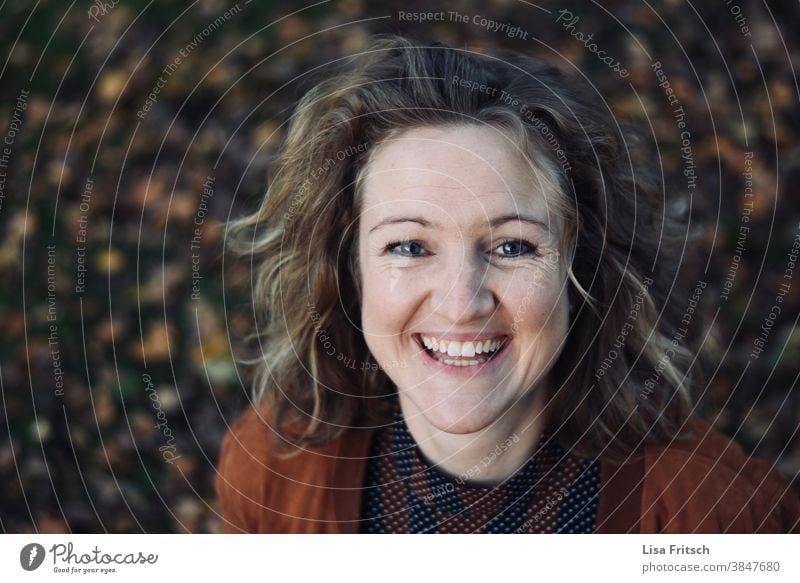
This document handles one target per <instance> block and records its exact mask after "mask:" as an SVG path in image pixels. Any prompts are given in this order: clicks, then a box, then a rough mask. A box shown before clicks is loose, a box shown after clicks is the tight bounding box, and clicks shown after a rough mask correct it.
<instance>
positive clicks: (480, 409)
mask: <svg viewBox="0 0 800 583" xmlns="http://www.w3.org/2000/svg"><path fill="white" fill-rule="evenodd" d="M415 405H416V408H417V409H418V410H419V411H420V414H421V415H422V416H423V417H424V418H425V420H426V421H427V422H428V423H429V424H430V425H432V426H433V427H435V428H436V429H438V430H439V431H444V432H445V433H453V434H459V435H461V434H467V433H475V432H477V431H480V430H482V429H485V428H486V427H488V426H489V425H491V423H492V422H493V421H494V420H495V419H497V417H498V416H499V415H500V413H501V411H500V410H495V408H494V407H493V406H492V405H491V404H490V403H487V401H486V400H484V401H481V400H480V399H469V398H466V399H465V398H463V397H459V396H452V395H451V396H448V397H445V398H444V399H442V400H440V401H436V402H432V403H424V404H422V403H419V404H418V403H415Z"/></svg>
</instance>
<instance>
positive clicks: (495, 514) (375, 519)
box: [361, 404, 600, 533]
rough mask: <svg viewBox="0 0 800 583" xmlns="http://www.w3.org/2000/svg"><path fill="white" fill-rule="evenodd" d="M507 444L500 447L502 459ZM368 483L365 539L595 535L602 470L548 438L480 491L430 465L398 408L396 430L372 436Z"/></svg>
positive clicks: (364, 521) (363, 530) (464, 480)
mask: <svg viewBox="0 0 800 583" xmlns="http://www.w3.org/2000/svg"><path fill="white" fill-rule="evenodd" d="M508 445H510V444H509V443H507V444H499V447H498V449H496V450H495V454H497V453H498V452H499V454H500V455H502V451H503V449H504V447H508ZM478 468H480V465H477V466H476V468H475V469H476V470H478ZM365 480H366V481H365V484H364V486H365V491H364V497H363V505H362V513H361V515H362V519H363V520H362V527H361V531H362V532H365V533H562V532H563V533H589V532H592V531H593V530H594V526H595V520H596V518H597V498H598V492H599V486H600V469H599V463H598V462H597V461H596V460H584V459H579V458H576V457H573V456H571V455H570V454H568V453H565V452H564V450H563V449H562V448H561V447H559V446H558V445H557V444H556V443H555V441H554V440H552V439H550V438H549V436H548V435H547V434H543V435H542V437H541V439H540V441H539V445H538V446H537V449H536V451H535V452H534V454H533V455H532V456H531V457H530V459H529V460H528V461H527V462H526V463H525V465H524V466H523V467H522V468H520V469H519V470H518V471H517V472H516V473H515V474H514V475H513V476H511V477H510V478H508V479H507V480H505V481H504V482H503V483H501V484H499V485H496V486H493V487H484V486H476V485H473V484H470V483H469V481H468V477H465V476H461V477H451V476H449V475H447V474H445V473H443V472H441V471H440V470H438V469H437V468H436V467H435V466H433V465H431V464H429V463H428V462H427V461H426V460H425V458H424V456H423V454H422V452H421V450H420V449H419V447H418V446H417V444H416V442H415V441H414V438H413V437H412V436H411V433H410V432H409V430H408V426H407V425H406V423H405V420H404V419H403V415H402V411H401V410H400V406H399V404H397V405H396V407H395V415H394V423H393V424H392V425H390V426H387V427H385V428H383V429H382V430H380V431H377V432H376V433H375V435H374V437H373V441H372V444H371V446H370V459H369V462H368V464H367V472H366V479H365Z"/></svg>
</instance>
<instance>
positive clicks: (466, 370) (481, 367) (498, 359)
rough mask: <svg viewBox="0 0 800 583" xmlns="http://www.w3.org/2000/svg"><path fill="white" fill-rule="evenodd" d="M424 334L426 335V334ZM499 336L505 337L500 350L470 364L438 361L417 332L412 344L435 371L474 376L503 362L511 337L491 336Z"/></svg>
mask: <svg viewBox="0 0 800 583" xmlns="http://www.w3.org/2000/svg"><path fill="white" fill-rule="evenodd" d="M425 335H426V336H427V334H425ZM454 336H456V335H455V334H453V335H451V336H450V338H453V337H454ZM499 336H506V337H507V340H506V341H505V342H504V343H503V346H501V347H500V351H499V352H497V353H495V355H494V356H492V358H490V359H489V360H487V361H486V362H483V363H481V364H474V365H472V366H451V365H449V364H445V363H443V362H440V361H438V360H436V359H435V358H433V357H432V356H430V355H429V354H428V351H427V350H426V349H425V346H424V345H423V344H422V339H421V338H420V337H419V334H414V335H413V338H414V344H416V345H417V349H418V350H419V351H420V353H421V354H420V356H421V358H422V361H423V362H424V363H425V365H426V366H428V367H430V368H432V369H433V370H435V371H438V372H443V373H445V374H448V375H452V376H455V377H462V378H470V377H472V376H475V375H476V374H486V373H490V372H492V371H493V370H495V369H496V368H497V367H498V366H500V365H501V364H502V363H503V360H505V356H506V353H507V352H508V350H506V348H507V347H508V345H509V344H511V341H512V339H513V338H512V337H511V336H508V335H507V334H502V335H497V336H493V338H497V337H499ZM456 337H457V336H456ZM473 338H474V336H473ZM453 339H454V338H453Z"/></svg>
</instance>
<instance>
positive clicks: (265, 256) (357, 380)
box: [226, 35, 696, 457]
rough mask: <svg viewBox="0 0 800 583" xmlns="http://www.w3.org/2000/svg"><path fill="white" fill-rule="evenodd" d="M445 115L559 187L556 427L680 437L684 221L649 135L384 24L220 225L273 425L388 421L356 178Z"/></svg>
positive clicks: (565, 84)
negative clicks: (564, 335) (499, 142)
mask: <svg viewBox="0 0 800 583" xmlns="http://www.w3.org/2000/svg"><path fill="white" fill-rule="evenodd" d="M460 79H464V80H468V82H470V83H475V85H473V86H471V87H474V89H472V90H471V89H469V88H466V87H464V86H462V85H460V84H459V83H458V82H457V81H456V80H460ZM465 83H466V82H465ZM480 85H483V86H484V87H485V88H487V89H484V90H480V89H479V87H480ZM488 88H492V89H494V90H493V91H490V90H488ZM501 92H504V93H501ZM503 95H506V96H512V97H513V98H514V99H517V100H518V102H519V103H521V104H524V105H525V109H522V108H521V107H520V105H516V106H515V105H514V104H513V103H512V102H511V101H510V100H508V99H503ZM453 124H487V125H490V126H492V127H496V128H498V129H502V130H505V131H506V132H507V134H508V135H511V136H516V137H517V140H518V142H519V143H520V147H521V148H522V149H523V151H524V152H527V154H528V158H529V160H531V161H533V160H538V162H537V163H536V166H537V167H538V168H540V169H542V171H543V172H544V174H545V175H546V176H547V177H548V178H549V179H550V180H551V182H552V184H553V185H555V188H557V190H558V191H559V192H560V194H561V199H562V203H563V204H562V206H563V208H562V214H563V215H564V217H565V219H566V221H567V225H568V228H567V229H566V230H565V233H564V240H563V241H562V251H561V256H562V257H563V258H564V261H565V262H566V264H565V266H566V268H567V270H568V274H569V282H570V283H569V294H570V302H571V303H572V305H573V306H574V307H575V308H574V309H573V311H572V312H571V316H570V333H569V337H568V339H567V344H566V346H565V348H564V350H563V352H562V354H561V356H560V358H559V360H558V362H557V363H556V364H555V366H554V367H553V371H552V374H553V379H554V381H555V382H554V383H553V386H554V387H555V389H554V393H553V394H552V395H550V398H551V399H552V403H553V405H554V406H552V407H549V410H550V411H554V412H555V413H554V415H553V417H552V418H550V419H549V423H550V425H551V427H553V428H557V432H556V435H557V439H558V440H559V441H560V443H561V445H562V446H563V447H565V448H566V449H568V450H571V451H573V452H574V453H575V454H577V455H584V456H596V455H606V456H609V457H613V456H618V455H619V456H627V455H629V454H630V453H631V452H632V451H633V450H635V449H637V448H638V447H639V446H640V445H641V444H642V443H645V442H654V441H662V440H666V439H671V438H674V437H675V436H676V435H677V434H678V430H679V428H680V427H681V425H682V424H683V422H684V421H685V419H686V417H687V416H688V414H689V412H690V408H691V404H692V399H691V391H690V386H691V384H692V378H693V375H695V374H696V371H693V364H692V363H693V358H692V354H693V352H692V350H690V349H689V348H688V347H687V346H685V345H684V344H683V343H682V342H679V343H675V342H673V341H672V340H673V339H674V338H676V334H677V330H678V329H679V322H680V320H679V319H680V313H679V310H678V308H677V306H675V305H674V304H675V302H674V301H673V300H672V297H673V296H672V294H671V293H670V291H671V286H672V282H673V281H674V280H675V277H676V275H677V273H678V269H679V267H680V265H679V261H678V260H677V259H676V258H677V257H679V256H681V253H679V252H678V251H679V247H678V246H679V245H680V244H681V242H682V241H684V240H685V238H686V233H685V231H684V224H685V221H684V220H683V219H682V217H681V216H680V214H678V213H677V212H676V211H675V210H674V208H673V205H672V203H670V202H668V201H667V200H666V197H665V193H664V192H662V188H661V181H660V176H659V174H658V173H657V168H658V166H657V164H656V163H655V162H654V160H653V159H652V158H648V156H647V152H649V151H651V150H652V148H649V147H648V144H647V143H646V142H645V140H644V139H643V138H641V137H640V135H639V134H638V133H637V132H636V131H635V130H634V129H633V128H632V127H629V126H628V125H626V124H623V123H620V122H619V121H618V120H617V119H616V118H615V117H614V116H613V115H612V114H611V113H610V112H609V111H608V110H607V109H606V108H604V107H603V106H602V105H600V104H599V103H598V102H597V98H592V97H591V96H590V95H588V94H587V91H586V88H584V87H578V86H577V85H576V82H575V81H573V80H571V79H569V78H567V77H566V75H565V74H563V73H562V72H561V71H559V70H558V69H557V68H555V67H553V66H551V65H548V64H545V63H543V62H540V61H538V60H536V59H534V58H531V57H527V56H524V55H521V54H518V53H514V52H510V51H504V50H495V51H491V52H488V53H485V54H478V53H474V52H469V51H466V50H457V49H453V48H450V47H447V46H445V45H443V44H441V43H433V45H430V46H417V45H415V44H414V43H413V42H411V41H410V40H408V39H405V38H401V37H396V36H383V35H382V36H378V37H375V38H374V39H373V40H372V42H371V44H370V45H369V46H368V47H367V48H366V49H365V50H364V51H363V52H361V53H359V54H357V55H354V56H352V57H349V58H347V59H346V60H345V62H344V64H343V65H342V66H340V67H339V70H338V71H336V74H334V75H332V76H330V77H329V78H327V79H325V80H323V81H321V82H319V83H317V84H316V85H315V86H314V87H313V88H312V89H311V90H310V91H308V92H307V93H306V94H305V96H304V97H303V98H302V99H301V101H300V102H299V103H298V105H297V107H296V110H295V111H294V114H293V115H292V117H291V119H290V120H289V128H288V133H287V135H286V138H285V141H284V143H283V145H282V147H281V148H280V152H279V154H278V156H277V159H276V161H275V163H274V166H273V167H272V170H273V177H272V179H271V180H270V182H269V185H268V189H267V193H266V196H265V197H264V199H263V202H262V203H261V205H260V207H259V208H258V209H257V210H255V212H253V213H252V214H250V215H247V216H245V217H243V218H240V219H238V220H234V221H232V222H230V223H229V225H228V231H227V233H226V239H227V242H228V244H229V246H230V248H231V249H232V250H233V251H234V252H235V253H237V254H238V255H240V256H243V257H245V258H246V259H247V260H248V261H250V262H251V265H252V283H253V285H252V295H253V303H254V308H255V314H256V315H257V325H258V329H257V332H256V336H257V337H258V339H259V340H260V341H261V344H260V346H261V350H262V354H261V355H260V356H259V357H258V358H256V359H250V360H248V359H243V360H242V362H243V363H244V364H247V365H252V366H253V367H254V372H255V374H254V375H253V398H254V401H255V402H257V403H259V404H262V405H265V406H266V409H267V410H269V411H270V415H271V416H272V418H271V419H270V420H269V421H270V423H271V424H272V426H273V428H274V429H275V430H276V431H277V432H278V434H279V435H281V436H282V437H283V438H284V440H285V441H286V442H289V443H292V444H294V445H295V446H302V447H307V446H313V445H317V444H321V443H324V442H327V441H330V440H332V439H335V438H336V437H337V436H338V435H340V434H341V432H342V431H343V429H344V428H347V427H353V426H372V425H377V424H383V423H387V422H388V421H389V417H388V414H389V410H388V403H387V401H389V400H388V399H386V398H384V397H386V396H388V395H391V394H392V393H393V392H394V387H393V385H392V383H391V381H390V380H389V379H388V377H387V375H386V374H385V372H384V371H383V370H382V369H381V367H380V366H378V363H376V362H375V360H374V359H373V357H372V355H371V354H370V353H369V350H368V348H367V345H366V342H365V340H364V338H363V335H362V334H361V332H360V330H361V325H360V303H361V289H360V283H359V272H358V269H357V264H356V260H357V249H356V242H357V230H358V217H359V209H360V196H361V194H360V193H361V177H362V176H363V174H364V169H365V168H366V167H367V164H368V162H369V159H370V154H371V152H373V151H374V150H375V148H376V146H377V145H379V144H380V143H382V142H383V141H385V140H387V139H390V138H391V137H393V136H395V135H397V133H398V132H402V131H404V130H407V129H411V128H418V127H429V126H442V125H453ZM532 163H533V162H532ZM676 250H678V251H676ZM653 265H656V266H657V271H655V272H653V271H652V267H651V266H653ZM681 338H683V337H682V336H681ZM620 339H621V340H620ZM612 357H613V358H612ZM654 371H658V375H657V377H658V382H657V383H654V382H652V379H653V377H654ZM648 379H650V381H648ZM648 383H649V384H648ZM645 387H646V390H645ZM297 422H300V423H297Z"/></svg>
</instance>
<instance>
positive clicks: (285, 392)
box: [217, 37, 800, 533]
mask: <svg viewBox="0 0 800 583" xmlns="http://www.w3.org/2000/svg"><path fill="white" fill-rule="evenodd" d="M600 103H602V102H601V101H600V99H599V97H598V96H592V95H590V94H588V93H587V92H586V90H585V89H583V88H581V87H578V86H576V85H574V82H573V81H570V80H568V79H567V78H565V76H564V75H563V74H562V73H560V72H559V71H558V70H557V69H555V68H553V67H551V66H548V65H545V64H543V63H540V62H538V61H536V60H534V59H531V58H529V57H525V56H522V55H518V54H515V53H510V52H506V51H495V52H494V53H491V54H486V55H481V54H475V53H471V52H468V51H460V50H455V49H451V48H449V47H446V46H444V45H441V44H439V43H435V44H434V45H433V46H430V47H417V46H415V45H414V44H412V43H411V42H409V41H407V40H405V39H402V38H397V37H380V38H378V39H376V40H375V41H374V42H373V44H372V45H371V46H370V47H369V48H368V49H367V50H366V51H365V52H364V53H362V54H359V55H357V56H356V57H354V58H352V59H350V60H349V61H348V63H347V64H346V66H345V69H344V70H343V71H342V72H341V74H339V75H336V76H335V77H333V78H331V79H329V80H327V81H324V82H321V83H319V84H318V85H316V86H315V87H314V88H313V89H312V90H311V91H309V93H308V94H306V95H305V97H304V98H303V99H302V101H301V102H300V103H299V105H298V107H297V110H296V112H295V114H294V116H293V118H292V120H291V125H290V129H289V132H288V137H287V139H286V142H285V144H284V146H283V148H282V151H281V153H280V157H279V160H278V163H277V167H278V171H277V173H276V174H275V177H274V179H273V181H272V183H271V185H270V187H269V192H268V194H267V196H266V198H265V200H264V202H263V204H262V205H261V208H259V209H258V211H257V212H256V213H254V214H253V215H251V216H249V217H246V218H245V219H242V220H240V221H238V222H236V223H235V224H234V225H233V226H232V233H233V235H234V237H233V238H232V244H233V247H234V248H235V249H237V250H238V251H239V252H240V253H242V254H243V255H246V256H248V258H250V260H251V261H252V262H253V266H254V281H255V285H254V289H253V295H254V303H255V305H256V308H257V313H259V314H264V315H265V318H264V320H265V325H266V328H265V329H264V331H263V333H262V335H263V337H264V342H263V344H262V347H263V350H264V356H263V358H262V359H259V360H258V361H257V364H258V368H257V369H256V371H257V375H256V377H255V389H256V390H255V399H254V403H255V404H254V405H253V407H251V408H250V409H249V410H248V411H246V412H245V413H244V414H243V415H242V417H241V418H240V419H239V420H237V422H236V423H235V424H234V425H233V426H232V428H231V430H230V431H229V432H228V434H227V435H226V437H225V440H224V443H223V446H222V452H221V458H220V462H219V473H218V476H217V490H218V495H219V499H220V503H221V509H222V515H223V518H224V521H225V529H226V530H227V531H230V532H241V531H245V532H519V533H522V532H762V531H763V532H787V531H791V530H797V529H798V528H799V527H798V523H799V522H800V503H798V500H797V497H796V495H795V494H794V492H793V491H792V490H791V489H790V487H789V486H788V485H787V483H786V482H785V481H784V480H783V479H782V478H781V477H780V476H778V475H777V474H776V473H775V472H774V471H772V470H771V468H770V466H769V465H768V464H766V463H764V462H762V461H758V460H752V459H749V458H748V457H747V456H746V455H745V454H744V452H743V451H742V450H741V449H740V448H739V447H738V446H736V445H735V444H733V443H732V442H730V441H728V440H727V439H726V438H725V437H723V436H722V435H721V434H719V433H718V432H716V431H715V430H714V429H712V428H711V427H710V426H709V425H708V424H706V423H704V422H702V421H700V420H699V419H697V418H696V417H695V416H693V415H692V401H691V390H690V389H691V387H692V385H693V384H694V383H696V382H697V371H696V370H695V367H694V366H692V363H694V362H696V359H695V358H694V356H693V355H694V354H695V352H696V350H693V349H692V347H690V346H687V345H686V342H687V338H689V337H691V334H688V335H687V330H686V320H685V317H684V315H685V306H686V302H687V301H688V300H689V299H690V298H689V297H684V298H678V300H677V301H676V300H675V296H676V294H675V293H674V292H673V293H670V292H671V290H672V289H673V282H674V280H675V277H676V274H677V270H678V267H679V265H678V264H677V261H676V260H675V258H678V257H680V256H681V253H680V252H679V250H678V252H675V251H673V249H675V247H676V246H677V245H681V244H682V239H681V235H682V233H683V223H682V221H681V220H680V217H678V216H677V215H676V214H675V212H674V211H673V209H674V208H675V205H674V204H673V203H671V202H665V200H664V196H663V193H662V192H661V190H660V189H659V188H658V186H659V184H660V182H659V180H658V179H657V178H658V176H657V174H656V173H655V172H654V170H653V168H654V164H653V161H652V160H651V159H649V158H648V157H647V156H646V155H645V152H646V151H648V148H647V147H646V144H645V143H644V142H643V141H642V140H641V139H640V138H639V137H638V136H637V134H636V133H635V132H633V131H632V130H631V129H629V128H627V127H626V126H624V125H621V124H619V123H618V122H617V121H616V120H615V119H614V117H613V116H612V115H611V114H610V113H609V112H608V111H607V110H606V109H605V108H604V107H602V106H601V105H600ZM253 227H255V228H256V232H255V234H252V233H249V231H250V230H251V229H252V228H253ZM254 237H255V238H254ZM684 238H685V237H684ZM248 241H249V242H248ZM704 287H705V283H704V282H700V284H698V286H697V287H696V288H695V291H698V290H699V292H698V293H702V289H703V288H704ZM682 319H683V324H681V322H682ZM694 325H695V326H696V322H695V324H694ZM682 326H683V327H682Z"/></svg>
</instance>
